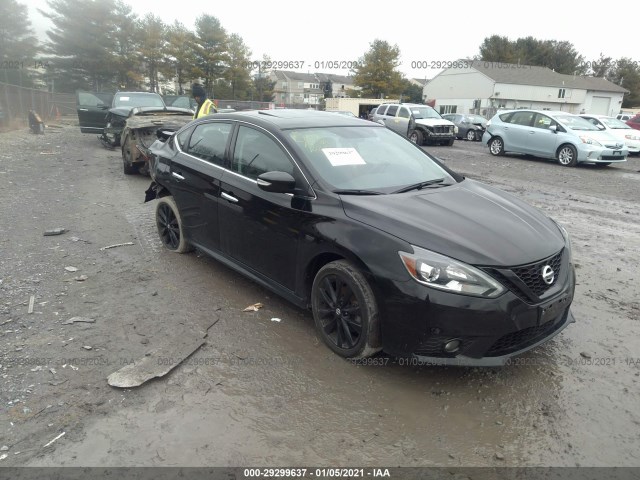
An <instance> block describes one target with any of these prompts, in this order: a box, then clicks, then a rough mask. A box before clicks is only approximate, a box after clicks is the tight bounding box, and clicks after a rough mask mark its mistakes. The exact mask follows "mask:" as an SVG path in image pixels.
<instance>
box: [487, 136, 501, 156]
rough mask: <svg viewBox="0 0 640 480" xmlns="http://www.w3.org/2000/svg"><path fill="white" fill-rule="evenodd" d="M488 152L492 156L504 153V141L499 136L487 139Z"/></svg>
mask: <svg viewBox="0 0 640 480" xmlns="http://www.w3.org/2000/svg"><path fill="white" fill-rule="evenodd" d="M489 153H491V155H493V156H494V157H497V156H500V155H504V142H503V141H502V138H500V137H493V138H492V139H491V140H489Z"/></svg>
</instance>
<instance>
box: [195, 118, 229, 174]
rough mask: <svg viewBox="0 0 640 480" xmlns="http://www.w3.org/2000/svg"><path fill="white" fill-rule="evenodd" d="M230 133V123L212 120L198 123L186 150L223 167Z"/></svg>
mask: <svg viewBox="0 0 640 480" xmlns="http://www.w3.org/2000/svg"><path fill="white" fill-rule="evenodd" d="M230 134H231V124H230V123H223V122H212V123H203V124H201V125H198V126H197V127H196V129H195V130H194V131H193V135H191V138H190V139H189V145H188V146H187V148H186V152H187V153H188V154H190V155H193V156H194V157H198V158H201V159H202V160H206V161H207V162H211V163H213V164H215V165H218V166H221V167H222V166H224V152H225V150H226V147H227V140H228V139H229V135H230Z"/></svg>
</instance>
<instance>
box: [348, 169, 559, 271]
mask: <svg viewBox="0 0 640 480" xmlns="http://www.w3.org/2000/svg"><path fill="white" fill-rule="evenodd" d="M341 199H342V203H343V208H344V211H345V214H346V215H347V216H348V217H349V218H351V219H353V220H357V221H360V222H362V223H365V224H367V225H370V226H372V227H375V228H377V229H379V230H382V231H385V232H387V233H389V234H391V235H394V236H396V237H399V238H401V239H402V240H404V241H406V242H408V243H410V244H412V245H415V246H418V247H422V248H426V249H428V250H431V251H435V252H438V253H440V254H443V255H447V256H449V257H452V258H455V259H457V260H460V261H463V262H465V263H468V264H472V265H487V266H489V265H490V266H501V267H506V266H514V265H523V264H527V263H532V262H535V261H537V260H541V259H543V258H546V257H549V256H551V255H553V254H554V253H557V252H558V251H560V249H562V247H563V246H564V238H563V236H562V234H561V233H560V231H559V230H558V228H557V226H556V225H555V223H554V222H553V221H552V220H551V219H550V218H548V217H546V216H545V215H543V214H542V212H540V211H539V210H537V209H535V208H533V207H531V206H529V205H527V204H526V203H524V202H522V201H521V200H518V199H517V198H515V197H513V196H511V195H509V194H507V193H505V192H502V191H500V190H498V189H494V188H492V187H488V186H486V185H482V184H480V183H477V182H474V181H472V180H469V179H466V180H464V181H463V182H461V183H459V184H457V185H454V186H450V187H440V188H436V189H423V190H421V191H416V192H410V193H406V194H392V195H376V196H347V195H342V196H341Z"/></svg>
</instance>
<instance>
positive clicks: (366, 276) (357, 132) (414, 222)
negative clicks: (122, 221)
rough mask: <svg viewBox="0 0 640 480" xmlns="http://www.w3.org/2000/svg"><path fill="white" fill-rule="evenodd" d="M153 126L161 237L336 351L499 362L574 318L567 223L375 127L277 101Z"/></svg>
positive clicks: (150, 194) (154, 192)
mask: <svg viewBox="0 0 640 480" xmlns="http://www.w3.org/2000/svg"><path fill="white" fill-rule="evenodd" d="M158 135H159V137H161V139H159V140H158V141H156V142H155V143H154V145H153V146H152V152H153V155H154V157H155V158H154V159H153V160H152V168H151V175H152V178H153V183H152V185H151V187H150V188H149V190H148V191H147V200H151V199H157V200H155V201H156V205H157V206H156V221H157V225H158V232H159V234H160V238H161V239H162V242H163V243H164V245H165V246H166V247H167V248H168V249H169V250H172V251H174V252H178V253H183V252H187V251H189V250H191V249H192V248H194V247H197V248H198V249H199V250H201V251H203V252H205V253H207V254H209V255H210V256H212V257H214V258H215V259H217V260H219V261H220V262H222V263H224V264H225V265H228V266H230V267H231V268H233V269H235V270H237V271H239V272H241V273H242V274H244V275H246V276H247V277H249V278H251V279H252V280H254V281H255V282H257V283H259V284H261V285H263V286H265V287H267V288H269V289H271V290H272V291H274V292H276V293H278V294H279V295H281V296H283V297H285V298H286V299H288V300H290V301H291V302H293V303H295V304H296V305H298V306H300V307H303V308H310V309H311V310H312V312H313V318H314V321H315V324H316V328H317V331H318V334H319V335H320V336H321V337H322V339H323V340H324V342H325V343H326V344H327V345H328V346H329V348H331V349H332V350H333V351H334V352H336V353H337V354H338V355H341V356H343V357H348V358H363V357H367V356H370V355H373V354H374V353H376V352H378V351H380V350H384V351H385V352H386V353H388V354H391V355H395V356H398V357H402V358H412V359H415V360H418V361H424V362H425V363H433V364H446V365H475V366H494V365H503V364H506V363H509V359H510V358H511V357H513V356H514V355H518V354H521V353H523V352H525V351H527V350H530V349H531V348H533V347H535V346H537V345H540V344H541V343H543V342H545V341H547V340H549V339H550V338H552V337H553V336H554V335H556V334H557V333H559V332H560V331H561V330H562V329H564V328H565V327H566V326H567V325H568V324H569V323H571V322H573V321H574V320H573V316H572V314H571V312H570V309H569V307H570V305H571V301H572V299H573V292H574V286H575V276H574V269H573V265H572V260H571V245H570V241H569V236H568V234H567V232H566V231H565V229H564V228H563V227H562V226H560V225H559V224H557V223H556V222H555V221H553V220H552V219H550V218H549V217H546V216H545V215H544V214H542V213H541V212H540V211H538V210H537V209H535V208H533V207H531V206H529V205H527V204H526V203H524V202H522V201H520V200H519V199H517V198H515V197H513V196H511V195H509V194H506V193H504V192H502V191H500V190H498V189H496V188H493V187H490V186H487V185H483V184H481V183H479V182H476V181H473V180H470V179H468V178H465V177H463V176H461V175H460V174H458V173H456V172H454V171H452V170H450V169H449V168H447V167H446V166H445V165H443V164H442V163H441V162H440V161H438V159H436V158H434V157H432V156H430V155H429V154H427V153H426V152H424V151H423V150H422V149H420V148H419V147H417V146H416V145H414V144H412V143H411V142H409V141H408V140H406V139H405V138H403V137H402V136H400V135H398V134H396V133H394V132H392V131H390V130H389V129H387V128H385V127H383V126H381V125H376V124H373V123H371V122H367V121H364V120H360V119H351V118H348V117H343V116H341V115H326V114H325V113H322V112H315V111H308V110H269V111H254V112H241V113H230V114H217V115H212V116H208V117H205V118H203V119H200V120H196V121H194V122H191V123H189V124H188V125H186V126H185V127H183V128H182V129H180V130H179V131H177V132H175V133H173V134H172V132H166V131H165V132H159V133H158ZM163 140H164V141H163Z"/></svg>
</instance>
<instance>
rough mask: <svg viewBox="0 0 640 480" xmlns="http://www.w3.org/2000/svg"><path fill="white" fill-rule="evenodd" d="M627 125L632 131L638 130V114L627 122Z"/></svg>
mask: <svg viewBox="0 0 640 480" xmlns="http://www.w3.org/2000/svg"><path fill="white" fill-rule="evenodd" d="M627 125H629V126H630V127H631V128H633V129H634V130H640V113H639V114H637V115H634V116H633V117H631V118H630V119H629V120H627Z"/></svg>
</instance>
